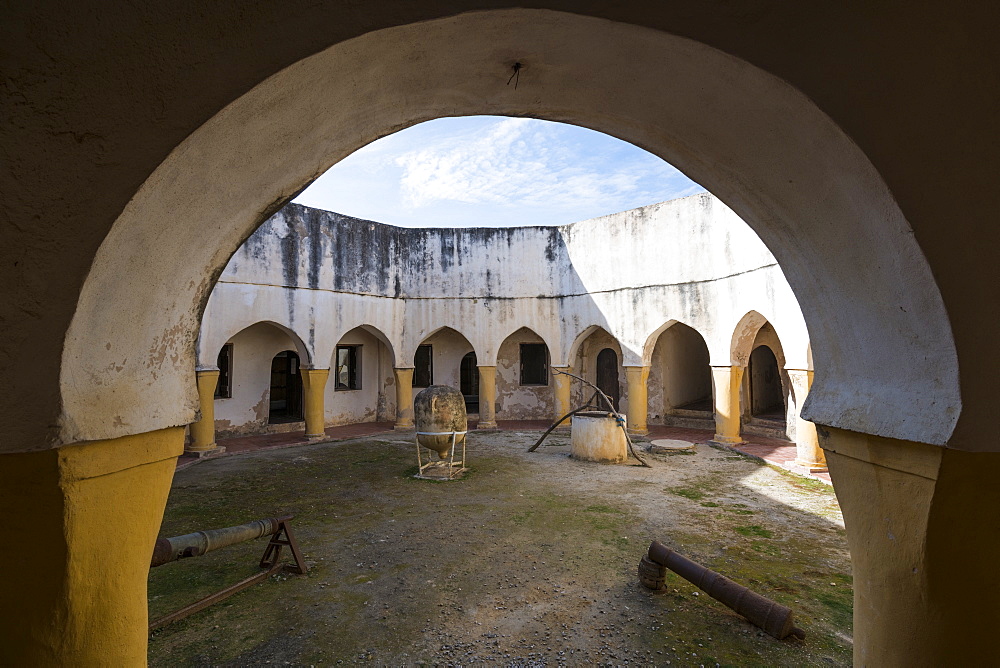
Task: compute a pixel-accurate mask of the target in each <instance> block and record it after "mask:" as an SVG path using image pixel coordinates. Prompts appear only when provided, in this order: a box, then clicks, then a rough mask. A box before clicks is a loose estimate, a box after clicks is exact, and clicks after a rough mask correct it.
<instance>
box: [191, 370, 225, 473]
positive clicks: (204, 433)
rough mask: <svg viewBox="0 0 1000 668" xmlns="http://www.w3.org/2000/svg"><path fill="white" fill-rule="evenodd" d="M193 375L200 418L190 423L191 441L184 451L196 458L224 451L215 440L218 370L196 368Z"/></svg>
mask: <svg viewBox="0 0 1000 668" xmlns="http://www.w3.org/2000/svg"><path fill="white" fill-rule="evenodd" d="M195 375H196V378H197V383H198V403H199V405H200V408H201V418H200V419H199V420H198V421H197V422H192V423H191V427H190V429H191V442H190V443H188V444H187V445H186V446H185V448H184V451H185V452H187V453H188V454H192V455H195V456H196V457H198V458H204V457H212V456H215V455H219V454H222V453H223V452H225V451H226V448H225V447H223V446H221V445H219V444H218V443H216V442H215V388H216V387H217V386H218V384H219V370H218V369H198V370H197V371H196V372H195Z"/></svg>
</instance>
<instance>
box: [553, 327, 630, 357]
mask: <svg viewBox="0 0 1000 668" xmlns="http://www.w3.org/2000/svg"><path fill="white" fill-rule="evenodd" d="M598 330H601V331H603V332H605V333H606V334H607V335H608V336H610V337H611V338H612V339H614V340H615V342H617V343H618V347H619V348H620V347H621V343H620V342H618V337H616V336H615V335H614V333H613V332H612V331H611V330H610V329H608V328H607V327H605V326H604V325H588V326H587V327H584V328H583V329H581V330H580V333H579V334H577V335H576V336H575V337H573V342H572V343H570V345H569V346H568V347H567V348H566V362H565V363H564V364H562V365H559V366H566V365H568V366H573V363H574V362H575V361H576V355H577V353H579V352H580V346H582V345H583V342H584V341H586V340H587V337H589V336H590V335H591V334H593V333H594V332H596V331H598ZM619 363H620V360H619ZM553 364H555V362H553Z"/></svg>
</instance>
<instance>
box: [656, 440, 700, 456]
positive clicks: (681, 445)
mask: <svg viewBox="0 0 1000 668" xmlns="http://www.w3.org/2000/svg"><path fill="white" fill-rule="evenodd" d="M689 450H694V443H691V442H689V441H677V440H674V439H671V438H658V439H656V440H655V441H650V443H649V451H650V452H651V453H653V454H654V455H662V454H664V453H668V452H685V451H689Z"/></svg>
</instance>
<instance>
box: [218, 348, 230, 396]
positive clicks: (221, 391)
mask: <svg viewBox="0 0 1000 668" xmlns="http://www.w3.org/2000/svg"><path fill="white" fill-rule="evenodd" d="M218 367H219V383H218V384H217V385H216V386H215V398H216V399H230V398H232V396H233V344H231V343H227V344H226V345H224V346H222V350H220V351H219V362H218Z"/></svg>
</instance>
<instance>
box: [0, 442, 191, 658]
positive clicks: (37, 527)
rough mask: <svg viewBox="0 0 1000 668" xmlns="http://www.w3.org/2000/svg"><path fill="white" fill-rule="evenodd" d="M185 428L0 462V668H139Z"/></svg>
mask: <svg viewBox="0 0 1000 668" xmlns="http://www.w3.org/2000/svg"><path fill="white" fill-rule="evenodd" d="M183 449H184V428H183V427H174V428H170V429H162V430H159V431H154V432H149V433H145V434H137V435H134V436H125V437H122V438H116V439H111V440H106V441H94V442H90V443H84V444H80V445H70V446H65V447H62V448H58V449H55V450H43V451H39V452H30V453H15V454H4V455H0V516H2V517H3V518H4V525H5V529H6V535H7V536H8V537H15V538H16V540H17V545H14V544H11V545H8V546H7V549H4V550H0V573H4V582H3V586H0V610H4V611H5V613H6V614H5V615H4V621H3V624H0V658H2V660H0V663H2V664H3V665H10V666H145V665H146V641H147V638H148V629H147V625H148V620H147V600H146V578H147V577H148V575H149V561H150V558H151V557H152V554H153V543H154V542H155V540H156V535H157V533H158V532H159V529H160V521H161V520H162V519H163V510H164V507H165V506H166V502H167V495H168V494H169V492H170V483H171V480H172V479H173V475H174V468H175V467H176V463H177V457H178V456H179V455H180V454H181V453H182V452H183Z"/></svg>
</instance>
